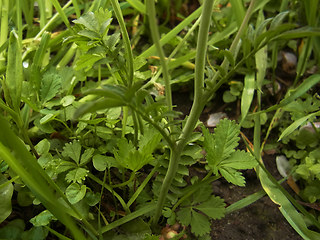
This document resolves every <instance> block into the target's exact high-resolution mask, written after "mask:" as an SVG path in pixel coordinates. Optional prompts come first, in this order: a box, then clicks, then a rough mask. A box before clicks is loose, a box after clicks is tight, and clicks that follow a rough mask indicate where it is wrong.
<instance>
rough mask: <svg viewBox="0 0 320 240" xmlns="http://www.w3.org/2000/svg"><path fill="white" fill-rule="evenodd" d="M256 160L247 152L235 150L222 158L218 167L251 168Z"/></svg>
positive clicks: (254, 165)
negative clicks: (227, 156)
mask: <svg viewBox="0 0 320 240" xmlns="http://www.w3.org/2000/svg"><path fill="white" fill-rule="evenodd" d="M257 164H258V163H257V161H256V160H255V158H254V157H253V156H252V155H251V154H250V153H248V152H245V151H240V150H237V151H235V152H233V153H232V154H231V155H230V157H229V158H227V159H225V160H223V161H222V162H221V163H220V164H219V167H223V168H234V169H251V168H254V167H256V166H257Z"/></svg>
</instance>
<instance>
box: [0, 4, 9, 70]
mask: <svg viewBox="0 0 320 240" xmlns="http://www.w3.org/2000/svg"><path fill="white" fill-rule="evenodd" d="M0 7H1V14H0V17H1V18H0V22H1V30H0V46H2V45H3V44H4V43H5V42H6V41H7V39H8V26H9V24H8V15H9V0H1V5H0ZM4 65H5V58H4V52H2V53H0V68H2V67H4Z"/></svg>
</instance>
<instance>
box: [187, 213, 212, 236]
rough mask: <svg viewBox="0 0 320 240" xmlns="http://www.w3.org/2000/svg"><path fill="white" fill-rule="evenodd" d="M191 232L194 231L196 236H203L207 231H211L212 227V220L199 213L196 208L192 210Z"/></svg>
mask: <svg viewBox="0 0 320 240" xmlns="http://www.w3.org/2000/svg"><path fill="white" fill-rule="evenodd" d="M190 225H191V232H192V233H194V234H195V235H196V236H203V235H205V234H206V233H209V232H210V230H211V228H210V221H209V219H208V217H206V216H204V215H202V214H201V213H198V212H196V211H194V210H192V211H191V223H190Z"/></svg>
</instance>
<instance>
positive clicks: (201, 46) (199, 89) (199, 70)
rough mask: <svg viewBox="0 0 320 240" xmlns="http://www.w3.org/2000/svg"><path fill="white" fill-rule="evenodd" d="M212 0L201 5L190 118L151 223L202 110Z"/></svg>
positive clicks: (156, 221) (171, 163) (159, 207)
mask: <svg viewBox="0 0 320 240" xmlns="http://www.w3.org/2000/svg"><path fill="white" fill-rule="evenodd" d="M213 2H214V1H212V0H206V1H205V2H204V4H203V8H202V14H201V23H200V29H199V35H198V44H197V56H196V70H195V79H194V86H195V88H194V96H195V97H194V101H193V104H192V108H191V112H190V116H189V117H188V119H187V122H186V125H185V126H184V128H183V129H182V132H181V135H180V138H179V141H178V143H177V147H176V148H172V149H171V151H172V152H171V158H170V162H169V167H168V171H167V173H166V176H165V178H164V181H163V184H162V186H161V190H160V194H159V199H158V202H157V207H156V211H155V215H154V219H153V223H154V224H157V223H158V220H159V218H160V215H161V211H162V208H163V205H164V202H165V199H166V196H167V194H168V190H169V187H170V186H171V183H172V180H173V178H174V176H175V175H176V172H177V169H178V166H179V159H180V155H181V152H182V151H183V149H184V147H185V145H186V144H187V142H188V139H189V137H190V135H191V134H192V132H193V130H194V127H195V125H196V123H197V121H198V119H199V117H200V114H201V112H202V110H203V107H204V105H205V102H204V101H203V99H202V94H203V87H204V67H205V66H204V65H205V57H206V49H207V41H208V32H209V26H210V22H211V21H210V20H211V13H212V7H213Z"/></svg>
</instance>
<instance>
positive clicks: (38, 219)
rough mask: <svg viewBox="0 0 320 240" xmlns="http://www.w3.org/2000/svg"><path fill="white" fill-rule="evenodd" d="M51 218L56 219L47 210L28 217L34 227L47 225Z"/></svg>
mask: <svg viewBox="0 0 320 240" xmlns="http://www.w3.org/2000/svg"><path fill="white" fill-rule="evenodd" d="M51 220H56V218H55V217H54V216H53V215H52V214H51V212H49V211H48V210H44V211H42V212H41V213H39V214H38V215H37V216H35V217H33V218H31V219H30V222H31V223H32V224H33V226H35V227H40V226H47V225H48V224H49V223H50V221H51Z"/></svg>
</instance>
